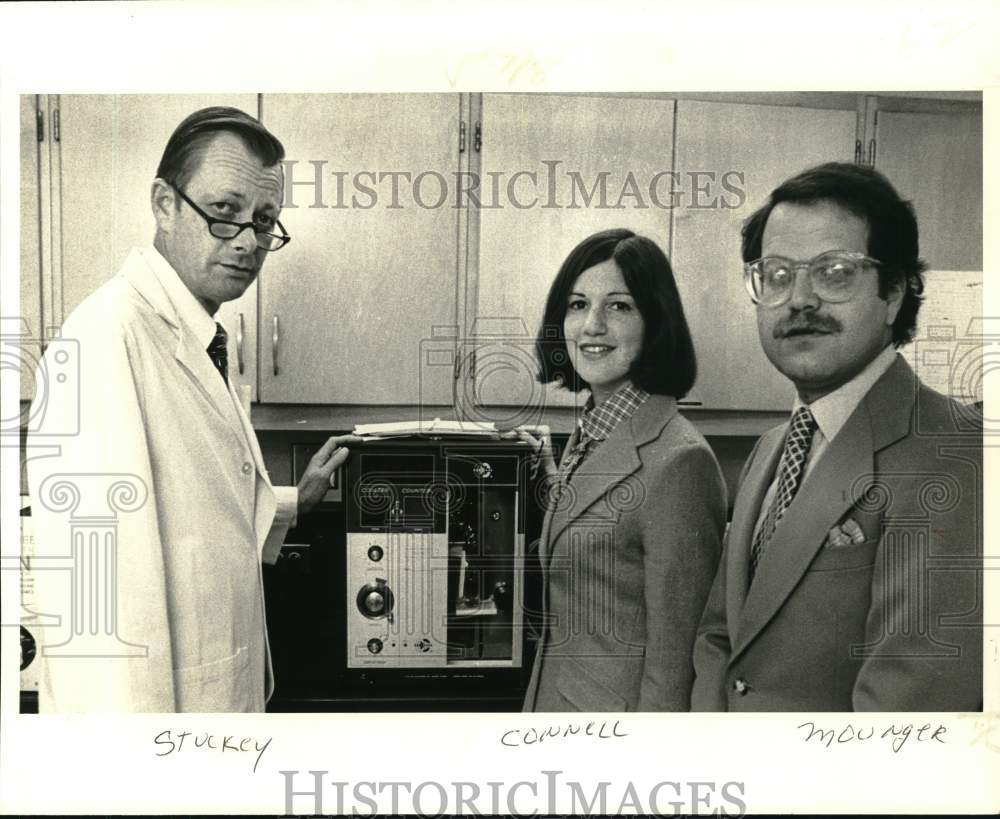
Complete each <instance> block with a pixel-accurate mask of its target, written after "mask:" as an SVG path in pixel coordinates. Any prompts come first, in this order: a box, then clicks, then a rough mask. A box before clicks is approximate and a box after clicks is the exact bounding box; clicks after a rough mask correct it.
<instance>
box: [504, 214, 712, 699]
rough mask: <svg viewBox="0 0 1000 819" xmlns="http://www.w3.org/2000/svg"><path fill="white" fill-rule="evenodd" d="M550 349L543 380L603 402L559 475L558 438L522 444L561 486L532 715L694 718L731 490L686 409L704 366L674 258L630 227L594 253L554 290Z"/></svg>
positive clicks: (549, 539)
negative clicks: (678, 714) (704, 626)
mask: <svg viewBox="0 0 1000 819" xmlns="http://www.w3.org/2000/svg"><path fill="white" fill-rule="evenodd" d="M537 352H538V356H539V359H540V362H541V372H540V375H539V378H540V380H541V381H542V382H543V383H548V382H553V381H555V382H560V383H561V384H562V385H563V386H565V387H566V388H568V389H572V390H580V389H583V388H587V389H588V390H589V391H590V398H589V399H588V401H587V406H586V408H585V410H584V414H583V417H582V418H581V419H580V423H579V424H578V427H577V430H576V432H575V433H574V434H573V436H572V437H571V439H570V441H569V445H568V446H567V448H566V451H565V453H564V456H563V459H562V463H561V464H560V466H559V467H558V468H557V467H556V466H555V464H554V462H553V461H552V456H551V446H550V445H547V439H546V437H543V438H542V440H541V441H538V440H536V439H535V438H534V437H533V436H531V435H530V434H529V433H528V432H526V431H522V433H521V435H522V437H524V438H525V439H526V440H530V441H532V442H533V443H535V444H536V446H537V448H538V451H539V459H540V464H541V466H542V468H543V469H544V470H545V473H546V475H545V480H546V481H547V483H548V485H549V486H550V487H551V489H552V491H551V492H549V493H548V497H549V500H548V509H547V512H546V515H545V521H544V523H543V526H542V535H541V538H540V540H539V543H538V559H539V562H540V564H541V570H542V577H543V588H544V593H543V601H544V603H543V606H544V610H543V634H542V638H541V639H540V641H539V645H538V651H537V653H536V657H535V662H534V666H533V668H532V674H531V681H530V683H529V686H528V690H527V694H526V697H525V702H524V709H525V710H526V711H636V710H638V711H686V710H688V708H689V706H690V694H691V685H692V681H693V677H694V671H693V666H692V661H691V651H692V646H693V643H694V638H695V632H696V629H697V627H698V622H699V620H700V618H701V614H702V610H703V609H704V606H705V601H706V599H707V597H708V592H709V588H710V587H711V584H712V580H713V578H714V576H715V571H716V568H717V565H718V561H719V555H720V552H721V542H722V535H723V530H724V527H725V519H726V491H725V484H724V482H723V478H722V473H721V471H720V470H719V465H718V463H717V461H716V459H715V456H714V455H713V454H712V451H711V449H709V447H708V444H707V443H706V442H705V439H704V438H703V437H702V436H701V434H700V433H699V432H698V431H697V430H696V429H695V428H694V427H693V426H692V425H691V424H690V423H689V422H688V421H687V420H686V419H685V418H683V417H682V416H681V415H680V414H678V412H677V400H678V399H680V398H682V397H683V396H684V395H685V394H686V393H687V392H688V390H689V389H690V388H691V386H692V385H693V383H694V379H695V373H696V364H695V355H694V347H693V345H692V342H691V336H690V333H689V331H688V327H687V321H686V320H685V318H684V310H683V307H682V306H681V301H680V295H679V294H678V292H677V285H676V283H675V282H674V277H673V271H672V270H671V268H670V263H669V262H668V260H667V258H666V256H665V255H664V254H663V252H662V251H661V250H660V249H659V248H658V247H657V246H656V244H655V243H653V242H652V241H651V240H649V239H647V238H645V237H642V236H636V235H635V234H633V233H632V232H631V231H628V230H608V231H602V232H601V233H598V234H595V235H594V236H591V237H589V238H587V239H585V240H584V241H583V242H581V243H580V244H579V245H578V246H577V247H576V248H575V249H574V250H573V251H572V252H571V253H570V255H569V257H568V258H567V259H566V261H565V262H564V263H563V265H562V268H561V269H560V271H559V273H558V275H557V276H556V279H555V282H554V283H553V285H552V288H551V290H550V291H549V297H548V301H547V304H546V309H545V317H544V319H543V323H542V327H541V330H540V331H539V336H538V344H537Z"/></svg>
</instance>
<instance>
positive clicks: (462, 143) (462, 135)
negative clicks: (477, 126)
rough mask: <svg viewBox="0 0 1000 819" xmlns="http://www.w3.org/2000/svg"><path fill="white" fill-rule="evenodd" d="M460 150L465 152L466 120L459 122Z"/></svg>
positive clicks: (462, 152) (461, 152)
mask: <svg viewBox="0 0 1000 819" xmlns="http://www.w3.org/2000/svg"><path fill="white" fill-rule="evenodd" d="M458 152H459V153H460V154H464V153H465V120H462V121H461V122H460V123H458Z"/></svg>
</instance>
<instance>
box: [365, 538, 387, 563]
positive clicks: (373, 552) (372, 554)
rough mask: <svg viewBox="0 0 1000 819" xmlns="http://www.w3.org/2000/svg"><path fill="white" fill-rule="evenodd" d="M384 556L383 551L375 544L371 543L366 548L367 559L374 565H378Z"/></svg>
mask: <svg viewBox="0 0 1000 819" xmlns="http://www.w3.org/2000/svg"><path fill="white" fill-rule="evenodd" d="M384 554H385V550H384V549H383V548H382V547H381V546H379V545H378V544H377V543H373V544H372V545H371V546H369V547H368V559H369V560H371V561H372V562H374V563H378V561H380V560H381V559H382V556H383V555H384Z"/></svg>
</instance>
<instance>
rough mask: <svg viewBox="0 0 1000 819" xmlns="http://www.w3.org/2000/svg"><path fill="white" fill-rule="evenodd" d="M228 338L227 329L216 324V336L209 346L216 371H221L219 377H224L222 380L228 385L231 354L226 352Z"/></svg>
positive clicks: (209, 352)
mask: <svg viewBox="0 0 1000 819" xmlns="http://www.w3.org/2000/svg"><path fill="white" fill-rule="evenodd" d="M227 337H228V336H227V335H226V330H225V328H224V327H223V326H222V325H221V324H219V323H218V322H216V323H215V335H214V336H213V337H212V343H211V344H209V345H208V357H209V358H210V359H212V363H213V364H214V365H215V369H217V370H218V371H219V375H221V376H222V380H223V381H225V382H226V384H227V385H228V384H229V353H228V352H227V351H226V339H227Z"/></svg>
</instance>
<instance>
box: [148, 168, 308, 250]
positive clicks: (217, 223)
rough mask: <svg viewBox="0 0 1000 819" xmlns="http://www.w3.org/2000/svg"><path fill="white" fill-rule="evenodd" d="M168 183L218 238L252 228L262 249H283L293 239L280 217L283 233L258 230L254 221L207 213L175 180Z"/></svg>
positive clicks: (227, 237) (275, 221) (231, 235)
mask: <svg viewBox="0 0 1000 819" xmlns="http://www.w3.org/2000/svg"><path fill="white" fill-rule="evenodd" d="M167 184H168V185H170V187H171V188H173V189H174V190H175V191H177V193H179V194H180V197H181V199H183V200H184V201H185V202H187V203H188V204H189V205H190V206H191V209H192V210H193V211H194V212H195V213H197V214H198V215H199V216H200V217H201V218H202V219H204V220H205V221H206V222H207V223H208V232H209V233H211V234H212V235H213V236H214V237H215V238H216V239H235V238H236V237H237V236H239V235H240V234H241V233H242V232H243V231H244V230H246V229H247V228H250V229H251V230H252V231H253V233H254V237H255V238H256V240H257V247H259V248H260V249H261V250H267V251H274V250H281V248H283V247H284V246H285V245H287V244H288V243H289V242H290V241H292V237H291V236H289V235H288V232H287V231H286V230H285V226H284V225H283V224H281V221H280V220H279V219H275V220H274V223H275V224H276V225H277V226H278V227H279V228H280V230H281V235H278V234H277V233H268V232H266V231H262V230H258V229H257V225H255V224H254V223H253V222H231V221H229V220H228V219H216V218H215V217H214V216H209V215H208V214H207V213H205V211H203V210H202V209H201V208H199V207H198V206H197V205H196V204H195V203H194V202H192V201H191V199H190V198H188V196H187V194H186V193H184V191H182V190H181V189H180V188H178V187H177V185H175V184H174V183H173V182H168V183H167Z"/></svg>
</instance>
